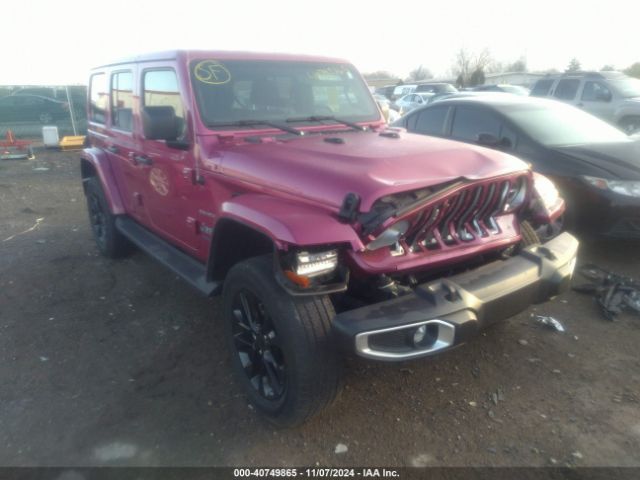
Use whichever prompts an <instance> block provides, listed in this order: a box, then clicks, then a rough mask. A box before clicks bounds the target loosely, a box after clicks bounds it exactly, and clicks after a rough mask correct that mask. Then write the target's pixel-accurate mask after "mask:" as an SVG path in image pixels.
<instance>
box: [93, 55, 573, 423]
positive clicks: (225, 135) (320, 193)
mask: <svg viewBox="0 0 640 480" xmlns="http://www.w3.org/2000/svg"><path fill="white" fill-rule="evenodd" d="M89 100H90V101H89V112H88V118H89V138H90V142H91V147H90V148H87V149H86V150H84V151H83V153H82V158H81V165H82V179H83V185H84V190H85V193H86V197H87V203H88V209H89V216H90V222H91V227H92V229H93V233H94V235H95V239H96V242H97V244H98V247H99V249H100V251H101V252H102V253H103V254H104V255H106V256H108V257H113V258H115V257H119V256H122V255H124V254H126V253H128V252H129V251H130V250H131V249H130V247H131V246H132V245H135V246H136V247H138V248H139V249H140V250H143V251H145V252H146V253H148V254H149V255H151V256H152V257H155V258H157V259H158V260H159V261H160V262H161V263H163V264H164V265H165V266H167V267H168V268H169V269H170V270H172V271H173V272H174V273H175V274H177V275H179V276H180V277H182V278H183V279H184V280H185V281H187V282H189V283H190V284H191V285H193V286H194V287H195V288H196V289H198V290H200V291H201V292H202V293H203V294H205V295H217V294H222V302H223V312H224V324H225V335H226V337H227V339H228V344H229V348H230V350H231V352H232V362H233V364H234V368H235V370H236V371H237V378H238V380H239V382H240V383H241V384H242V385H243V387H244V389H245V391H246V393H247V395H248V397H249V399H250V401H251V402H252V403H253V404H254V405H255V406H256V407H257V408H258V409H259V410H260V411H262V412H263V413H264V414H265V415H266V416H267V417H268V418H270V419H271V420H272V421H273V422H275V423H276V424H279V425H285V426H290V425H294V424H297V423H300V422H302V421H304V420H305V419H307V418H309V417H310V416H311V415H313V414H314V413H316V412H318V411H319V410H321V409H322V408H323V407H325V406H327V405H328V404H329V403H330V402H331V401H332V400H333V398H334V397H335V395H336V393H337V392H338V390H339V384H340V363H341V362H340V360H341V357H342V356H343V355H344V354H345V353H347V354H348V353H353V354H356V355H359V356H361V357H365V358H368V359H372V360H381V361H400V360H407V359H414V358H419V357H425V356H428V355H434V354H438V353H441V352H443V351H446V350H448V349H450V348H453V347H455V346H457V345H460V344H461V343H464V342H466V341H468V340H469V339H471V338H472V337H473V336H474V335H476V334H477V333H478V332H479V331H480V330H481V328H482V327H484V326H485V325H487V324H488V323H490V322H494V321H497V320H500V319H505V318H508V317H510V316H512V315H514V314H516V313H518V312H520V311H522V310H524V309H526V308H527V307H528V306H529V305H530V304H532V303H537V302H544V301H546V300H547V299H549V298H550V297H552V296H554V295H557V294H558V293H559V292H561V291H563V289H565V288H566V287H567V285H568V283H569V281H570V278H571V275H572V272H573V268H574V265H575V259H576V252H577V248H578V242H577V240H576V239H575V238H574V237H572V236H571V235H570V234H568V233H562V234H560V235H559V236H556V237H555V238H553V239H551V240H549V241H547V242H546V243H544V244H541V242H540V240H539V238H538V235H537V234H536V231H537V230H538V229H542V228H545V227H546V226H547V225H548V224H549V223H550V222H553V221H554V220H555V219H556V218H557V217H558V216H559V215H561V214H562V212H563V210H564V202H563V201H562V199H560V198H559V197H558V194H557V191H556V190H555V189H554V188H553V186H551V187H550V184H549V182H548V180H546V179H545V178H543V177H540V176H538V175H537V174H535V173H532V172H531V170H530V168H529V166H528V165H527V164H525V163H524V162H522V161H520V160H518V159H517V158H515V157H512V156H510V155H507V154H504V153H501V152H497V151H493V150H488V149H485V148H482V147H475V146H470V145H466V144H463V143H457V142H453V141H448V140H443V139H436V138H429V137H424V136H421V135H413V134H409V133H406V132H405V131H403V130H400V129H389V128H387V127H386V125H385V124H384V120H383V118H382V116H381V114H380V111H379V110H378V108H377V106H376V103H375V101H374V100H373V98H372V97H371V95H370V93H369V91H368V89H367V86H366V85H365V83H364V81H363V80H362V78H361V76H360V75H359V73H358V72H357V71H356V69H355V68H354V67H353V66H351V65H350V64H349V63H347V62H345V61H342V60H335V59H329V58H319V57H301V56H289V55H279V54H278V55H276V54H273V55H271V54H255V53H240V52H213V51H212V52H208V51H178V52H163V53H158V54H152V55H145V56H139V57H133V58H129V59H125V60H122V61H119V62H115V63H112V64H108V65H103V66H101V67H98V68H95V69H94V70H93V71H92V74H91V79H90V88H89Z"/></svg>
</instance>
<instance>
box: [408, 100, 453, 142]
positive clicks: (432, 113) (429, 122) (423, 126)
mask: <svg viewBox="0 0 640 480" xmlns="http://www.w3.org/2000/svg"><path fill="white" fill-rule="evenodd" d="M448 110H449V107H434V108H427V109H426V110H422V111H421V112H420V113H418V114H417V115H414V117H417V119H416V121H415V126H414V127H413V129H412V130H413V131H414V132H416V133H422V134H425V135H444V122H445V120H446V118H447V112H448Z"/></svg>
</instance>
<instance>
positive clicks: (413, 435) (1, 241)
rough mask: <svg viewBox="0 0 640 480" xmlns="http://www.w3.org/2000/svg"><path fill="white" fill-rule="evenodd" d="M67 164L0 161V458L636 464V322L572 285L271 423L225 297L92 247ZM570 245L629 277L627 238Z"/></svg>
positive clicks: (63, 160)
mask: <svg viewBox="0 0 640 480" xmlns="http://www.w3.org/2000/svg"><path fill="white" fill-rule="evenodd" d="M44 169H46V170H44ZM78 170H79V167H78V161H77V155H76V154H63V153H40V154H39V155H38V156H37V159H36V160H34V161H4V162H1V163H0V465H4V466H6V465H76V466H80V465H83V466H86V465H192V466H197V465H247V464H256V465H265V464H267V465H314V464H316V462H318V463H319V464H322V465H325V464H331V465H371V464H376V465H386V466H401V465H512V466H516V465H536V466H540V465H552V464H554V463H557V464H558V465H564V464H566V463H569V464H572V465H636V466H637V465H640V356H639V355H638V348H639V347H638V346H639V345H640V319H638V318H634V317H621V318H620V319H619V321H617V322H615V323H610V322H607V321H605V320H603V319H602V318H601V317H600V314H599V312H598V311H597V308H596V306H595V305H594V303H593V301H592V300H591V299H590V298H589V297H585V296H581V295H579V294H576V293H568V294H566V295H563V296H562V297H560V298H557V299H555V300H554V301H553V302H551V303H549V304H546V305H543V306H538V307H536V308H535V309H531V310H530V311H527V312H525V313H523V314H521V315H519V316H518V317H516V318H513V319H512V320H510V321H507V322H503V323H500V324H499V325H497V326H495V327H493V328H491V329H489V330H488V331H486V333H485V334H484V335H483V336H481V337H479V338H477V339H476V340H475V341H473V342H472V343H469V344H467V345H464V346H462V347H461V348H459V349H457V350H454V351H452V352H449V353H447V354H444V355H442V356H440V357H437V358H433V359H428V360H422V361H416V362H411V363H406V364H402V365H397V364H395V365H384V364H367V363H365V362H361V361H357V360H349V361H348V362H347V378H346V386H347V388H346V390H345V391H344V393H343V395H342V396H341V398H340V399H339V400H338V401H337V402H336V404H335V406H334V407H332V408H331V409H330V410H328V411H326V412H325V413H323V414H321V415H320V416H319V417H317V418H315V419H314V420H313V421H311V422H310V423H308V424H307V425H305V426H303V427H301V428H298V429H295V430H290V431H275V430H274V429H273V428H271V427H270V426H268V425H267V424H266V423H264V422H263V421H262V420H261V419H260V418H259V417H258V416H257V415H256V413H255V412H254V411H253V410H252V409H251V408H249V407H248V405H247V402H246V401H245V399H244V398H243V396H242V395H241V394H240V391H239V389H238V387H237V386H236V384H235V383H234V381H233V378H232V377H231V375H230V369H229V366H228V357H227V353H226V350H225V348H224V345H223V341H222V339H221V337H220V331H221V329H220V325H219V323H220V322H219V315H218V312H219V308H220V307H219V305H220V304H219V300H217V299H204V298H202V297H200V296H198V294H197V293H195V292H194V291H192V290H190V288H189V287H188V286H187V285H186V284H184V283H183V282H182V281H180V280H178V279H176V278H175V277H174V276H173V275H172V274H170V273H168V272H167V271H165V270H164V269H163V268H162V267H161V266H159V265H157V264H155V263H154V262H153V261H152V260H150V259H148V258H147V257H145V256H144V255H143V254H140V253H137V254H134V255H133V256H132V257H130V258H128V259H126V260H123V261H119V262H112V261H107V260H105V259H103V258H101V257H100V256H98V254H97V250H96V248H95V247H94V243H93V241H92V238H91V236H90V232H89V228H88V223H87V219H86V216H87V215H86V211H85V205H84V197H83V194H82V191H81V186H80V182H79V171H78ZM38 219H42V220H38ZM34 225H35V228H32V227H34ZM29 229H31V230H29ZM21 232H25V233H21ZM14 235H15V236H14ZM12 236H14V237H13V238H11V237H12ZM581 255H582V261H591V262H595V263H597V264H599V265H602V266H604V267H607V268H611V269H613V270H615V271H617V272H621V273H627V274H632V273H634V272H636V273H637V272H638V271H639V270H638V265H639V261H640V249H638V248H637V245H634V244H624V243H611V242H607V243H602V242H601V243H593V242H591V243H587V242H586V241H585V242H584V243H583V246H582V250H581ZM533 312H537V313H543V314H551V315H553V316H555V317H556V318H558V319H559V320H561V321H562V322H563V323H564V325H565V327H566V328H567V332H566V333H564V334H561V333H557V332H553V331H550V330H546V329H544V328H542V327H540V326H539V325H537V324H535V323H534V321H533V320H532V318H531V314H532V313H533ZM339 443H342V444H344V445H346V446H347V448H348V451H347V452H346V453H342V454H336V453H334V451H335V448H336V445H337V444H339Z"/></svg>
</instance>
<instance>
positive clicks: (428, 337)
mask: <svg viewBox="0 0 640 480" xmlns="http://www.w3.org/2000/svg"><path fill="white" fill-rule="evenodd" d="M438 332H439V327H438V324H435V323H430V324H425V325H420V326H419V327H417V328H416V329H414V330H413V335H412V337H411V340H412V346H413V348H419V349H425V348H431V347H432V346H433V345H434V344H435V343H436V341H437V340H438Z"/></svg>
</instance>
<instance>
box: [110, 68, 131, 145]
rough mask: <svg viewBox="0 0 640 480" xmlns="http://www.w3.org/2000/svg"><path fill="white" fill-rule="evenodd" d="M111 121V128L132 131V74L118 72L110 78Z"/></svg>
mask: <svg viewBox="0 0 640 480" xmlns="http://www.w3.org/2000/svg"><path fill="white" fill-rule="evenodd" d="M111 121H112V122H113V126H114V127H116V128H118V129H120V130H124V131H126V132H130V131H132V130H133V74H132V73H131V72H118V73H115V74H114V75H113V76H112V77H111Z"/></svg>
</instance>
